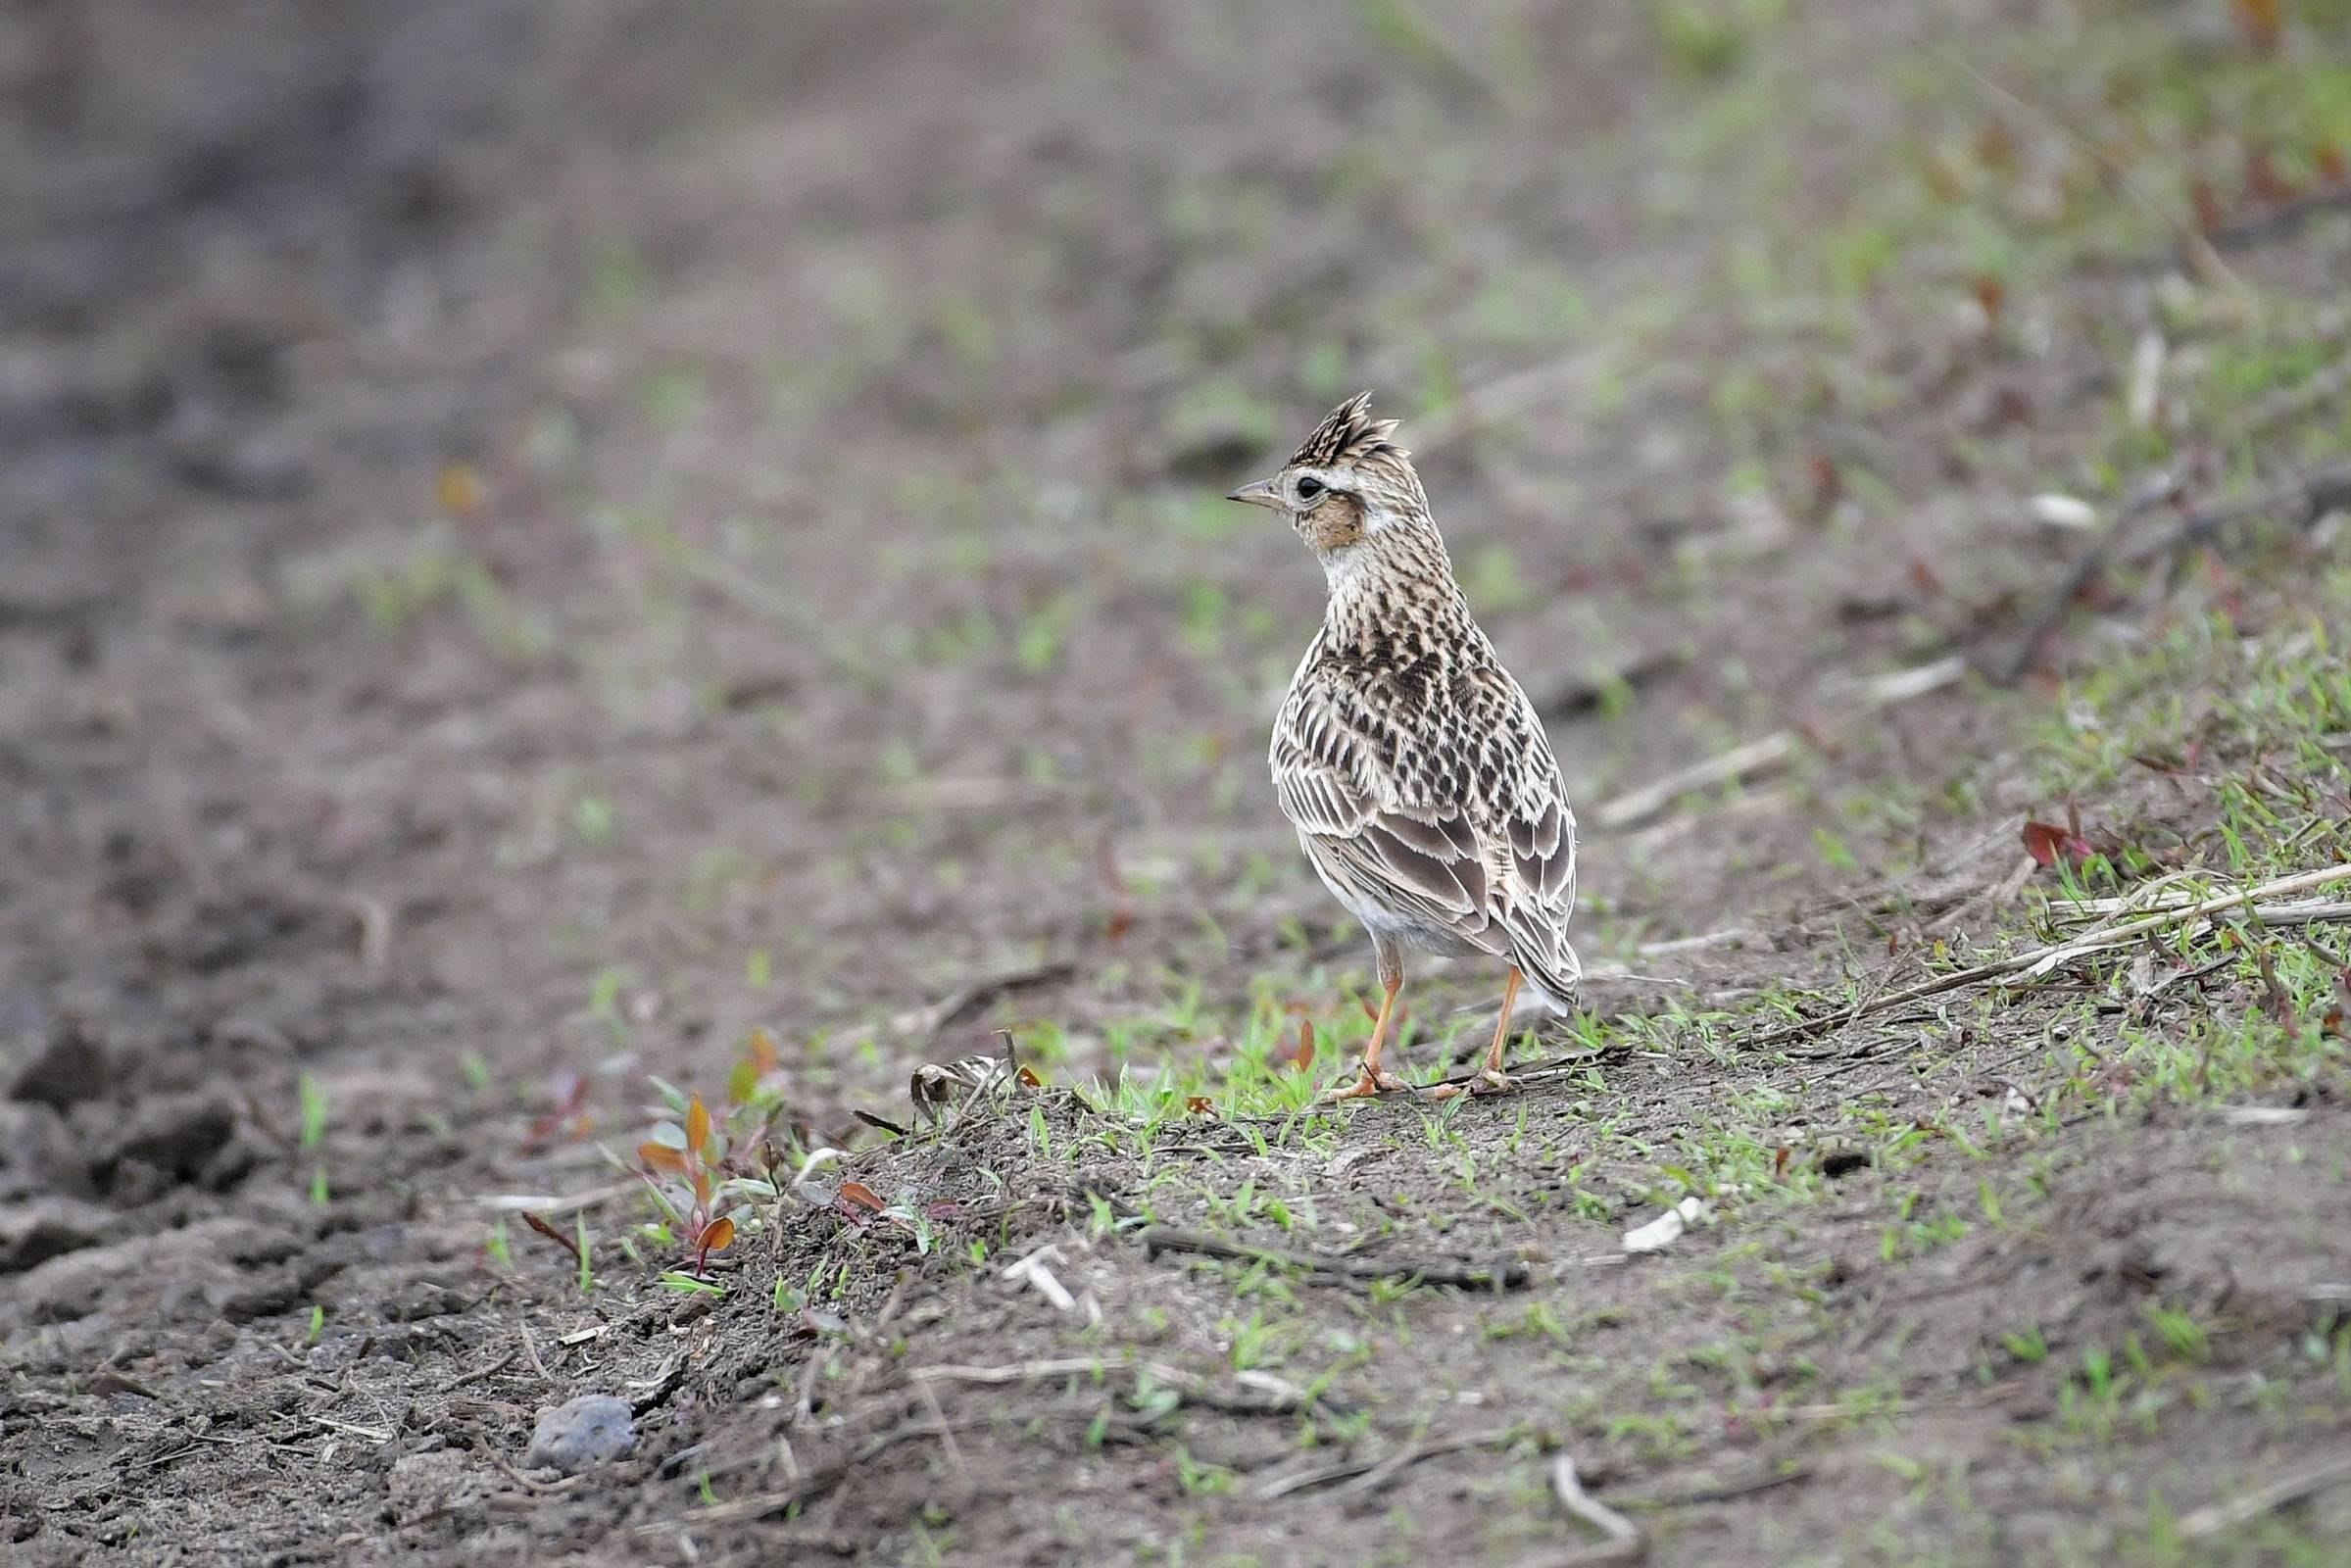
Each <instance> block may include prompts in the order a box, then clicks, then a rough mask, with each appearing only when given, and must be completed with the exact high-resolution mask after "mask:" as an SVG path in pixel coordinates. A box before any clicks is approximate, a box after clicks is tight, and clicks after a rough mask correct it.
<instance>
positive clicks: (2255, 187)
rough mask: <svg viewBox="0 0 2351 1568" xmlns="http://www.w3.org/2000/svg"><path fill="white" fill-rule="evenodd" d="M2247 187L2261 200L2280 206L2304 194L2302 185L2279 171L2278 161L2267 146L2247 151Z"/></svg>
mask: <svg viewBox="0 0 2351 1568" xmlns="http://www.w3.org/2000/svg"><path fill="white" fill-rule="evenodd" d="M2245 188H2246V189H2247V190H2249V191H2251V192H2252V193H2253V195H2254V196H2255V197H2256V198H2257V199H2258V200H2261V201H2265V202H2270V203H2273V204H2276V205H2278V206H2283V205H2284V204H2285V203H2287V202H2290V201H2292V200H2293V199H2294V198H2295V197H2297V196H2299V195H2301V194H2302V187H2301V186H2300V185H2298V184H2296V183H2295V182H2294V181H2292V180H2290V179H2288V178H2286V177H2285V176H2284V175H2283V174H2281V173H2279V172H2278V161H2277V160H2276V159H2274V158H2272V157H2271V156H2270V150H2269V149H2268V148H2267V147H2253V148H2248V149H2247V150H2246V152H2245Z"/></svg>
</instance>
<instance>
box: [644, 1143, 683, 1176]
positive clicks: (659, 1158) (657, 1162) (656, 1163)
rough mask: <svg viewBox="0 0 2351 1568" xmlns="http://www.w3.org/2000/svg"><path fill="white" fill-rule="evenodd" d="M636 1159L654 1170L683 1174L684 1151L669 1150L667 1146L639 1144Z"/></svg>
mask: <svg viewBox="0 0 2351 1568" xmlns="http://www.w3.org/2000/svg"><path fill="white" fill-rule="evenodd" d="M637 1157H638V1158H639V1159H641V1160H643V1161H644V1162H645V1163H646V1164H647V1165H649V1166H651V1167H652V1168H653V1169H655V1170H667V1171H676V1172H678V1173H679V1174H681V1175H682V1174H684V1172H685V1169H686V1155H685V1151H683V1150H679V1149H671V1148H670V1147H669V1146H668V1145H667V1144H639V1145H638V1146H637Z"/></svg>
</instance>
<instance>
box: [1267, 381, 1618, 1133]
mask: <svg viewBox="0 0 2351 1568" xmlns="http://www.w3.org/2000/svg"><path fill="white" fill-rule="evenodd" d="M1369 401H1370V400H1369V395H1368V394H1366V395H1364V396H1361V397H1357V398H1355V399H1353V400H1351V401H1350V402H1348V403H1346V404H1344V405H1342V406H1341V407H1340V408H1339V409H1337V410H1335V411H1334V412H1333V413H1332V415H1331V416H1330V417H1329V418H1326V419H1325V420H1324V421H1323V422H1322V424H1321V425H1319V426H1318V427H1317V428H1316V429H1315V431H1314V433H1313V434H1312V435H1311V436H1309V437H1308V438H1307V439H1306V442H1305V444H1304V445H1302V446H1301V447H1299V448H1298V453H1297V455H1296V456H1295V457H1293V458H1292V459H1291V461H1290V462H1289V464H1287V465H1286V466H1284V467H1283V469H1282V471H1281V472H1280V473H1279V474H1277V475H1276V476H1275V477H1274V478H1272V479H1269V480H1265V481H1263V482H1262V483H1261V484H1258V485H1251V486H1249V487H1247V488H1246V489H1244V490H1242V491H1238V492H1236V493H1235V499H1237V500H1244V501H1249V502H1252V503H1254V504H1256V505H1260V506H1266V507H1269V508H1272V509H1273V510H1277V511H1280V512H1283V513H1285V514H1287V515H1289V516H1290V518H1291V521H1292V523H1293V525H1294V526H1296V527H1297V529H1298V533H1299V535H1300V536H1301V537H1302V538H1304V539H1305V540H1306V541H1307V543H1308V544H1309V545H1310V546H1312V547H1313V548H1314V550H1315V552H1316V554H1317V555H1318V556H1319V557H1320V558H1321V560H1322V563H1323V567H1324V571H1325V573H1326V574H1327V576H1328V577H1329V579H1330V603H1329V608H1328V610H1327V611H1326V613H1325V614H1324V616H1323V624H1322V629H1321V630H1320V631H1319V632H1318V633H1316V635H1315V638H1314V641H1313V643H1312V645H1311V646H1310V647H1309V648H1308V649H1307V650H1306V657H1305V659H1304V660H1303V662H1300V663H1299V665H1298V673H1297V675H1296V676H1295V677H1293V679H1292V681H1291V685H1290V694H1289V696H1288V697H1287V698H1286V699H1285V700H1284V702H1283V704H1282V709H1281V713H1280V715H1279V716H1278V717H1277V718H1276V719H1275V720H1274V730H1273V749H1272V762H1273V777H1274V791H1275V795H1276V797H1277V798H1278V799H1279V800H1280V802H1281V806H1282V810H1283V813H1284V814H1285V815H1287V816H1288V817H1289V818H1290V820H1291V823H1292V824H1293V825H1294V826H1295V827H1296V828H1297V829H1298V841H1299V843H1301V844H1302V845H1303V846H1304V847H1305V851H1306V856H1307V858H1308V859H1309V860H1310V861H1312V862H1313V865H1314V869H1315V870H1316V872H1317V873H1319V874H1320V875H1321V877H1322V880H1323V882H1324V883H1325V885H1327V886H1328V887H1329V888H1330V890H1331V892H1332V894H1333V895H1334V896H1335V897H1337V898H1338V899H1339V901H1340V902H1341V903H1342V904H1344V905H1345V906H1347V908H1348V909H1349V910H1350V911H1352V912H1353V913H1354V914H1355V916H1356V917H1357V918H1358V919H1359V920H1361V921H1362V922H1363V924H1364V926H1365V928H1366V929H1367V930H1368V931H1369V932H1370V933H1371V937H1372V943H1373V948H1374V953H1375V956H1377V958H1378V962H1379V968H1380V979H1381V983H1382V985H1383V987H1384V988H1385V989H1386V990H1387V992H1388V997H1389V1003H1390V1005H1391V1007H1392V1006H1393V1003H1394V998H1395V993H1396V989H1397V987H1398V986H1400V984H1401V983H1402V974H1403V969H1402V950H1404V949H1407V948H1418V949H1423V950H1427V951H1433V952H1438V953H1485V954H1491V955H1493V956H1495V957H1497V958H1501V959H1503V960H1504V961H1506V962H1507V963H1509V964H1510V965H1511V967H1512V970H1513V975H1512V982H1511V983H1512V989H1513V991H1515V988H1516V985H1517V977H1518V975H1519V974H1521V973H1523V974H1524V976H1525V978H1526V979H1527V980H1528V981H1529V982H1531V983H1532V984H1533V985H1534V987H1535V988H1536V989H1537V990H1538V991H1540V992H1542V993H1543V995H1544V996H1545V997H1546V998H1548V999H1549V1000H1550V1002H1551V1003H1552V1004H1553V1005H1555V1006H1559V1007H1565V1006H1567V1005H1571V1004H1572V1003H1573V1002H1574V1001H1575V998H1576V992H1577V982H1578V976H1579V967H1578V964H1577V961H1576V956H1575V951H1574V949H1572V948H1571V947H1569V946H1568V942H1567V923H1568V916H1569V914H1570V912H1571V910H1572V909H1573V907H1574V904H1575V889H1576V837H1575V816H1574V813H1573V812H1572V811H1571V810H1570V809H1569V808H1568V803H1567V792H1566V789H1565V787H1564V785H1563V784H1562V783H1561V781H1560V777H1559V764H1558V762H1557V761H1556V760H1554V759H1553V758H1552V756H1551V748H1550V742H1549V741H1548V740H1547V739H1546V738H1545V737H1544V735H1543V721H1542V719H1541V718H1540V717H1539V716H1538V715H1537V714H1536V712H1535V709H1534V705H1533V704H1531V703H1530V702H1528V701H1527V696H1526V693H1525V692H1524V691H1522V690H1520V688H1519V685H1518V682H1517V681H1515V680H1513V679H1512V678H1511V676H1510V672H1509V671H1508V670H1506V669H1504V668H1502V666H1501V662H1500V661H1499V660H1498V659H1497V658H1496V657H1495V655H1494V645H1493V644H1492V643H1491V642H1489V641H1488V640H1487V638H1486V634H1485V632H1484V631H1482V630H1480V629H1479V626H1478V623H1477V621H1476V620H1475V619H1474V618H1473V617H1472V616H1471V614H1470V612H1469V604H1468V602H1467V601H1466V600H1465V599H1464V598H1463V597H1462V594H1461V589H1460V587H1459V585H1458V584H1457V583H1456V582H1455V581H1454V580H1453V571H1452V564H1451V563H1450V561H1449V560H1448V559H1447V558H1446V555H1445V541H1444V540H1443V539H1442V538H1441V537H1439V535H1438V532H1437V526H1436V524H1435V522H1434V521H1432V520H1431V518H1430V516H1429V509H1428V500H1427V497H1426V496H1425V495H1424V494H1423V492H1422V490H1421V486H1420V479H1419V476H1418V475H1417V474H1415V473H1414V472H1413V469H1412V465H1411V461H1410V456H1409V454H1407V453H1405V452H1404V451H1403V450H1402V449H1401V448H1399V447H1397V446H1396V444H1395V443H1394V442H1393V441H1392V440H1391V439H1390V437H1391V436H1392V435H1393V433H1394V431H1395V423H1394V421H1392V420H1374V419H1372V418H1371V417H1370V416H1369V413H1368V405H1369ZM1388 1010H1389V1009H1388V1008H1384V1009H1383V1027H1380V1028H1378V1029H1375V1032H1374V1042H1375V1044H1374V1047H1373V1049H1372V1051H1371V1052H1370V1053H1369V1054H1368V1055H1367V1061H1366V1073H1365V1077H1364V1080H1363V1083H1362V1084H1361V1085H1359V1086H1358V1090H1359V1091H1360V1092H1370V1091H1371V1090H1373V1089H1375V1088H1377V1087H1381V1086H1383V1085H1385V1086H1390V1087H1393V1086H1394V1080H1393V1079H1391V1078H1389V1077H1388V1076H1387V1075H1385V1074H1383V1073H1381V1072H1380V1071H1379V1066H1378V1054H1379V1046H1380V1045H1381V1044H1384V1043H1385V1035H1386V1029H1385V1027H1384V1023H1385V1015H1386V1013H1387V1011H1388ZM1508 1014H1509V1003H1508V1000H1507V999H1506V1000H1505V1002H1504V1006H1503V1021H1502V1025H1501V1027H1499V1028H1497V1031H1496V1034H1495V1044H1494V1052H1493V1053H1492V1054H1490V1058H1489V1063H1488V1076H1489V1078H1490V1079H1492V1080H1493V1081H1494V1082H1496V1083H1497V1084H1498V1083H1501V1082H1503V1081H1504V1080H1502V1079H1501V1078H1500V1075H1499V1065H1500V1051H1501V1048H1502V1045H1503V1043H1504V1041H1505V1038H1506V1030H1507V1024H1508Z"/></svg>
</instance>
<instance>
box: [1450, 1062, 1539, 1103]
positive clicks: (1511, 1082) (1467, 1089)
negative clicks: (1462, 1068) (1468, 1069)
mask: <svg viewBox="0 0 2351 1568" xmlns="http://www.w3.org/2000/svg"><path fill="white" fill-rule="evenodd" d="M1517 1087H1518V1080H1517V1079H1515V1078H1513V1077H1511V1076H1510V1075H1509V1074H1508V1073H1506V1072H1502V1071H1500V1070H1499V1069H1497V1068H1494V1067H1489V1068H1487V1069H1486V1070H1485V1071H1483V1072H1481V1073H1479V1074H1478V1075H1477V1076H1476V1077H1475V1078H1472V1079H1469V1080H1467V1081H1466V1082H1463V1083H1457V1084H1439V1085H1438V1086H1437V1087H1436V1088H1434V1089H1432V1090H1430V1091H1429V1098H1430V1099H1431V1100H1452V1099H1456V1098H1457V1097H1459V1096H1462V1095H1505V1094H1508V1093H1510V1092H1511V1091H1512V1090H1514V1089H1516V1088H1517Z"/></svg>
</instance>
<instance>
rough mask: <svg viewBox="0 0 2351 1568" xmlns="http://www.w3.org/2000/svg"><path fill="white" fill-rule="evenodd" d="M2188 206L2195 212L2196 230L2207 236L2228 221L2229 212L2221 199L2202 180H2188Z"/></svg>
mask: <svg viewBox="0 0 2351 1568" xmlns="http://www.w3.org/2000/svg"><path fill="white" fill-rule="evenodd" d="M2187 199H2188V204H2189V205H2190V206H2191V207H2193V208H2194V209H2195V210H2196V230H2197V232H2199V233H2203V234H2209V233H2211V232H2213V230H2215V229H2217V228H2220V227H2221V226H2223V225H2224V224H2226V223H2227V222H2228V221H2229V210H2228V209H2227V208H2226V207H2223V206H2222V205H2221V198H2220V196H2219V194H2218V193H2216V192H2215V191H2214V190H2213V188H2212V186H2211V185H2210V184H2208V183H2206V182H2205V181H2204V180H2203V179H2202V178H2197V179H2193V180H2190V181H2189V182H2188V187H2187Z"/></svg>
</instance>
